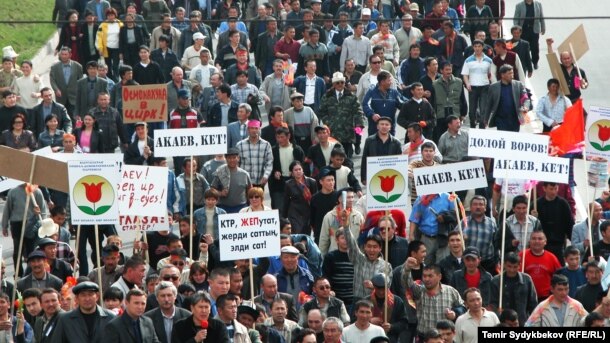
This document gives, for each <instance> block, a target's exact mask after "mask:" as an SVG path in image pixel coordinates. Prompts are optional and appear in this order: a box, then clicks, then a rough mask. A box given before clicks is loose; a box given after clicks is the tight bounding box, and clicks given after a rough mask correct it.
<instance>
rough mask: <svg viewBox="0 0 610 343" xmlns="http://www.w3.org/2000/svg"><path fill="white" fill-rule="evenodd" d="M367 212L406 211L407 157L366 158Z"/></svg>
mask: <svg viewBox="0 0 610 343" xmlns="http://www.w3.org/2000/svg"><path fill="white" fill-rule="evenodd" d="M366 164H367V166H366V175H367V176H366V178H367V180H366V187H367V191H368V192H367V198H366V208H367V211H386V210H393V209H399V210H400V209H402V210H403V211H408V205H407V203H409V201H408V199H409V189H408V180H409V175H408V168H409V156H407V155H396V156H381V157H369V158H367V163H366Z"/></svg>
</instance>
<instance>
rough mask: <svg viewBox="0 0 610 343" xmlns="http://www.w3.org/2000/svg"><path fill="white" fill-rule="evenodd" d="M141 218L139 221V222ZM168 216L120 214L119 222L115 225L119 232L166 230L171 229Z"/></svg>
mask: <svg viewBox="0 0 610 343" xmlns="http://www.w3.org/2000/svg"><path fill="white" fill-rule="evenodd" d="M138 219H139V222H138ZM168 224H169V223H168V222H167V216H164V217H146V216H142V217H139V218H138V216H129V215H122V214H121V215H119V224H117V225H115V228H116V230H117V231H118V232H127V231H138V230H140V229H141V230H142V231H165V230H169V225H168Z"/></svg>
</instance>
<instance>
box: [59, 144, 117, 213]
mask: <svg viewBox="0 0 610 343" xmlns="http://www.w3.org/2000/svg"><path fill="white" fill-rule="evenodd" d="M85 156H86V157H85ZM82 157H83V160H71V161H68V179H69V183H70V206H71V214H72V224H73V225H94V224H99V225H103V224H108V225H114V224H118V222H119V204H118V199H117V191H116V188H117V185H118V184H119V180H120V175H121V174H120V166H121V164H122V156H121V155H119V154H90V155H83V156H82Z"/></svg>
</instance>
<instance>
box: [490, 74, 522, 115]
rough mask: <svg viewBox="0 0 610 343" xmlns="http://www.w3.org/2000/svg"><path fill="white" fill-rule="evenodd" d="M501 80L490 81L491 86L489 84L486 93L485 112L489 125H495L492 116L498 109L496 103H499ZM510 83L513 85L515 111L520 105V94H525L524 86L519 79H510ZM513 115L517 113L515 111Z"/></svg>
mask: <svg viewBox="0 0 610 343" xmlns="http://www.w3.org/2000/svg"><path fill="white" fill-rule="evenodd" d="M501 82H502V81H498V82H494V83H492V84H491V86H489V92H488V93H487V94H488V95H487V111H485V113H487V123H488V125H489V127H495V126H496V122H495V120H494V119H495V118H494V116H495V115H496V111H497V110H498V105H499V104H500V97H501V94H500V92H501V91H500V88H501ZM512 85H513V101H514V102H515V109H517V111H519V108H520V107H521V105H520V103H521V95H523V94H525V87H524V86H523V83H521V82H520V81H515V80H513V81H512ZM515 115H517V113H515Z"/></svg>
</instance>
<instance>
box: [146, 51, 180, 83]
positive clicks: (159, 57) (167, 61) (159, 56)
mask: <svg viewBox="0 0 610 343" xmlns="http://www.w3.org/2000/svg"><path fill="white" fill-rule="evenodd" d="M150 59H151V60H153V61H155V62H157V63H158V64H159V67H161V72H162V73H163V80H164V81H165V82H169V81H171V80H172V75H171V73H172V69H173V68H174V67H178V66H180V63H179V62H178V56H177V55H176V53H175V52H174V51H172V50H169V49H168V50H167V51H166V52H165V58H163V52H162V51H161V49H160V48H159V49H155V50H153V51H152V52H151V53H150Z"/></svg>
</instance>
